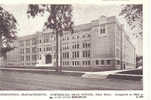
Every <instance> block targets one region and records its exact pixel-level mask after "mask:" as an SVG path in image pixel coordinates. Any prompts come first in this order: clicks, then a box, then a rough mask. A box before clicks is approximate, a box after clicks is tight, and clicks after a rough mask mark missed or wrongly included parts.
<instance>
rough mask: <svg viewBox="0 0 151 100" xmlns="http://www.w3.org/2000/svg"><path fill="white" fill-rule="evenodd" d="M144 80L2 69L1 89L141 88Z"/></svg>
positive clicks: (0, 73)
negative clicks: (93, 77) (84, 76)
mask: <svg viewBox="0 0 151 100" xmlns="http://www.w3.org/2000/svg"><path fill="white" fill-rule="evenodd" d="M142 84H143V83H142V81H133V80H120V79H86V78H82V77H80V76H69V75H57V74H50V73H49V74H42V73H29V72H18V71H2V70H0V90H141V89H143V85H142Z"/></svg>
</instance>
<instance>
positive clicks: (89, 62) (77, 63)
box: [63, 60, 91, 66]
mask: <svg viewBox="0 0 151 100" xmlns="http://www.w3.org/2000/svg"><path fill="white" fill-rule="evenodd" d="M71 63H72V66H78V65H80V63H81V64H82V65H90V64H91V61H90V60H86V61H72V62H71ZM69 64H70V62H69V61H64V62H63V65H69Z"/></svg>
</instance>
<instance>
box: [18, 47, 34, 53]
mask: <svg viewBox="0 0 151 100" xmlns="http://www.w3.org/2000/svg"><path fill="white" fill-rule="evenodd" d="M25 52H26V53H30V52H31V51H30V48H26V49H20V53H21V54H24V53H25ZM32 53H36V47H32Z"/></svg>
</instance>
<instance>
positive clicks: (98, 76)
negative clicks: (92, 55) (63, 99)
mask: <svg viewBox="0 0 151 100" xmlns="http://www.w3.org/2000/svg"><path fill="white" fill-rule="evenodd" d="M0 70H4V71H19V72H37V73H44V74H48V73H49V74H64V75H73V76H81V77H83V78H95V79H105V78H107V76H108V75H110V74H115V73H117V72H121V71H122V70H113V71H102V72H84V71H67V70H63V71H62V72H61V73H60V72H56V70H52V69H51V70H50V69H25V68H0Z"/></svg>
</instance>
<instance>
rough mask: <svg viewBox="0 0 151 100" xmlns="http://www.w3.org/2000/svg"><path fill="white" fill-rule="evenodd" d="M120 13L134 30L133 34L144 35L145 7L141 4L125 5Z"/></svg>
mask: <svg viewBox="0 0 151 100" xmlns="http://www.w3.org/2000/svg"><path fill="white" fill-rule="evenodd" d="M119 15H120V16H123V17H124V18H125V19H126V21H127V23H128V25H129V26H130V27H131V29H132V30H133V31H134V34H133V35H135V36H136V37H138V36H141V37H143V31H142V30H143V7H142V5H141V4H138V5H137V4H136V5H129V4H128V5H124V6H123V8H122V10H121V12H120V14H119Z"/></svg>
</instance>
